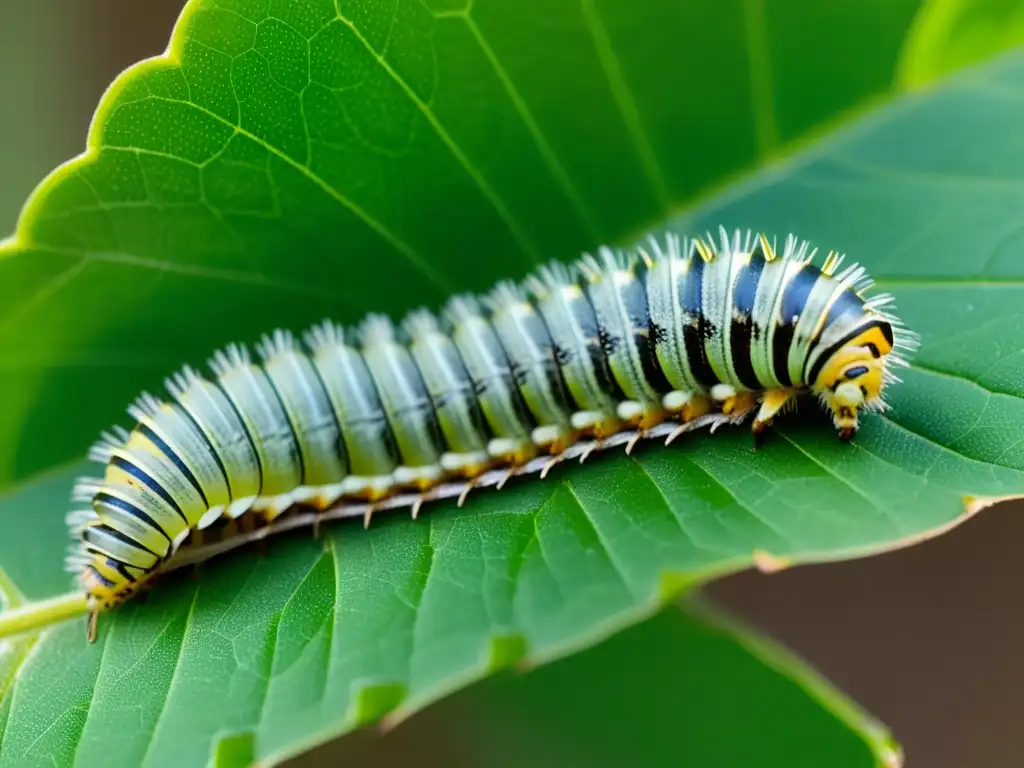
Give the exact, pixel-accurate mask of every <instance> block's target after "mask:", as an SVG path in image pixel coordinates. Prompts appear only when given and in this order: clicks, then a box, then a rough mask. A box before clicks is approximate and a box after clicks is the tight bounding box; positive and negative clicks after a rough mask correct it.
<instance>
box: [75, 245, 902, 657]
mask: <svg viewBox="0 0 1024 768" xmlns="http://www.w3.org/2000/svg"><path fill="white" fill-rule="evenodd" d="M776 246H777V244H776V242H775V241H772V242H771V243H769V241H768V238H767V237H766V236H765V235H763V234H758V235H754V234H753V233H752V232H750V231H746V232H742V231H740V230H736V231H734V232H732V233H729V232H727V231H726V230H725V229H724V228H720V229H719V238H718V242H717V243H716V242H715V240H714V239H713V238H712V236H711V235H710V234H706V235H705V236H703V237H696V238H685V239H684V238H681V237H680V236H679V235H676V234H668V235H666V236H665V237H664V238H663V239H662V240H660V241H659V239H657V238H655V237H649V238H648V239H647V241H646V242H645V243H644V244H643V245H641V246H635V247H632V248H629V249H613V248H610V247H601V248H600V249H598V250H597V254H596V255H589V254H588V255H584V256H583V257H582V258H581V259H579V260H577V261H576V262H575V263H574V264H571V265H567V264H564V263H559V262H553V263H550V264H548V265H546V266H544V267H542V268H540V269H539V270H537V271H536V272H535V273H533V274H531V275H530V276H529V277H527V278H526V279H525V280H524V281H523V282H522V283H518V284H517V283H514V282H511V281H502V282H500V283H498V284H497V285H496V286H495V287H494V288H493V290H491V291H490V292H489V293H487V294H485V295H483V296H470V295H458V296H455V297H453V298H451V299H450V300H449V301H448V303H447V305H446V306H445V307H444V308H443V310H442V311H441V312H440V313H438V314H433V313H431V312H429V311H428V310H426V309H422V308H421V309H417V310H414V311H412V312H410V313H409V314H408V315H407V316H406V317H405V318H404V319H403V320H402V321H401V322H400V323H399V324H398V325H395V324H393V323H392V321H391V320H389V319H388V318H387V317H386V316H384V315H381V314H370V315H368V316H367V317H366V318H365V319H364V320H363V321H362V322H361V323H360V324H358V325H357V326H356V327H354V328H343V327H342V326H340V325H338V324H336V323H333V322H331V321H324V322H323V323H321V324H320V325H317V326H315V327H313V328H312V329H310V330H308V331H306V332H305V334H304V335H303V336H302V338H301V341H300V340H298V339H296V338H295V337H294V336H293V335H292V334H291V333H289V332H286V331H282V330H278V331H275V332H273V333H272V334H270V335H267V336H264V337H263V338H262V340H261V341H260V342H259V344H258V345H256V352H257V353H258V355H259V358H260V361H259V362H255V361H254V359H253V357H252V356H251V354H250V352H249V350H248V349H247V348H245V347H243V346H240V345H232V346H230V347H228V348H227V349H224V350H221V351H218V352H216V354H214V356H213V358H212V360H211V361H210V369H211V373H212V376H210V377H204V376H203V375H201V374H200V373H198V372H197V371H196V370H194V369H193V368H191V367H188V366H186V367H184V368H183V369H182V370H181V371H180V372H178V373H176V374H174V375H173V376H171V377H170V378H169V379H168V380H167V381H166V388H167V391H168V394H169V396H170V397H169V399H166V400H161V399H159V398H157V397H154V396H153V395H151V394H148V393H143V394H142V395H141V396H139V398H138V399H137V400H136V401H135V402H134V404H132V405H131V407H130V408H129V409H128V413H129V415H130V416H131V418H132V419H133V420H134V422H135V426H134V427H133V428H132V429H131V430H130V431H129V430H126V429H123V428H120V427H115V428H113V429H112V430H110V431H107V432H104V433H103V435H102V437H101V439H100V440H99V442H97V443H96V444H95V445H94V446H93V447H92V448H91V450H90V451H89V457H90V458H91V459H92V460H94V461H96V462H98V463H100V464H101V465H103V467H104V473H103V476H102V477H98V478H97V477H87V478H81V479H79V480H78V482H77V483H76V485H75V487H74V490H73V492H72V498H73V501H74V503H75V504H79V505H83V506H82V507H81V508H77V509H75V510H74V511H72V512H70V513H69V514H68V516H67V522H68V526H69V529H70V532H71V536H72V539H73V543H72V546H71V549H70V554H69V556H68V558H67V561H66V566H67V569H68V570H69V571H71V572H72V573H73V574H75V581H76V585H77V586H76V588H79V589H84V591H85V594H86V605H87V610H88V614H89V615H88V621H87V636H88V639H89V641H90V642H91V641H93V640H94V639H95V635H96V623H97V617H98V615H99V614H100V613H102V612H104V611H107V610H111V609H113V608H115V607H117V606H118V605H120V604H121V603H123V602H124V601H126V600H128V599H129V598H131V597H132V596H133V595H134V594H136V593H137V592H138V591H140V590H141V589H142V588H143V587H145V586H147V585H148V584H149V582H150V581H151V580H152V579H153V578H154V577H155V576H156V575H157V574H158V573H162V572H165V571H168V570H172V569H173V568H176V567H180V566H181V565H182V564H183V563H186V562H190V561H191V560H192V559H195V558H196V555H195V552H196V551H197V548H199V549H200V550H202V551H203V552H204V555H205V554H207V553H208V552H209V551H213V552H214V553H216V551H220V550H223V549H227V548H231V547H233V546H234V543H235V542H236V541H238V540H240V539H241V540H247V539H246V535H247V534H250V535H249V538H250V539H251V538H255V537H256V536H255V535H253V532H256V533H257V534H258V533H259V532H260V531H263V532H266V531H268V530H270V529H272V528H273V527H274V526H277V527H281V526H282V525H283V526H284V527H293V525H297V524H300V523H305V522H308V521H309V520H312V521H313V524H314V526H315V525H317V524H318V522H319V521H321V520H324V519H333V518H335V517H343V516H354V515H362V516H363V518H364V525H366V526H368V525H369V523H370V519H371V516H372V515H373V513H374V512H375V511H378V510H381V509H388V508H394V507H398V506H408V507H411V514H412V517H414V518H415V517H416V515H417V513H418V512H419V510H420V506H421V505H422V504H423V503H424V502H425V501H430V500H433V499H437V498H448V497H454V496H457V497H458V503H459V505H460V506H461V505H462V504H463V502H464V501H465V500H466V496H467V494H468V493H469V492H470V491H471V490H472V489H474V488H482V487H486V486H497V487H498V488H500V487H502V485H504V483H505V482H506V481H507V480H508V479H509V478H510V477H512V476H514V475H520V474H528V473H533V472H537V473H539V474H540V476H541V477H542V478H543V477H544V476H546V475H547V473H548V471H549V470H550V469H551V468H552V467H553V466H554V465H555V464H557V463H558V462H560V461H565V460H567V459H570V458H577V457H578V458H579V459H580V460H581V461H582V460H585V459H586V458H587V456H589V455H590V453H591V452H592V451H594V450H597V449H603V448H608V447H610V446H613V445H623V444H624V445H625V448H626V451H627V452H629V451H631V450H632V448H633V446H634V445H635V444H636V442H637V441H638V440H640V439H644V438H653V437H665V438H666V443H671V442H672V441H673V440H674V439H676V438H677V437H678V436H679V435H680V434H682V433H684V432H686V431H688V430H691V429H696V428H699V427H703V426H711V428H712V430H714V429H715V428H716V427H718V426H719V425H721V424H722V423H739V422H740V421H742V420H743V419H744V418H746V417H747V416H749V415H750V414H754V419H753V427H752V429H753V433H754V435H755V447H756V444H757V442H758V436H759V435H761V434H762V433H763V431H764V430H765V428H766V427H768V426H769V425H770V424H771V423H772V422H773V419H775V417H776V416H777V415H778V414H780V413H781V412H782V411H783V410H785V409H786V408H787V407H789V406H791V405H793V404H794V401H795V398H796V397H797V396H798V395H800V394H803V393H810V394H812V395H815V396H817V398H818V399H819V400H820V402H821V404H822V406H823V407H824V409H825V410H826V412H828V413H829V414H831V417H832V422H833V425H834V427H835V429H836V432H837V435H838V437H839V439H841V440H849V439H850V438H852V437H853V435H854V434H855V432H856V431H857V428H858V413H859V412H860V411H862V410H883V409H884V408H885V407H886V405H885V401H884V400H883V396H882V394H883V389H884V388H885V387H886V386H888V385H889V384H891V383H893V382H898V381H899V379H898V378H897V377H896V375H895V373H894V372H893V368H894V367H896V366H899V365H906V364H907V355H908V354H909V353H911V352H912V351H913V350H914V349H915V348H916V347H917V345H918V337H917V335H916V334H915V333H913V332H912V331H909V330H907V329H906V328H905V327H904V325H903V324H902V323H901V322H900V321H899V319H898V318H897V317H896V316H895V315H894V314H893V313H892V310H893V309H894V306H893V297H892V296H891V295H889V294H878V295H872V296H868V294H867V292H868V290H869V288H870V287H871V286H872V285H873V282H872V281H871V279H870V278H869V277H868V275H867V273H866V271H865V269H864V268H863V267H861V266H858V265H857V264H851V265H848V266H846V267H845V268H841V266H842V262H843V256H841V255H839V254H838V253H836V252H834V251H831V252H829V254H828V256H827V257H826V258H825V259H824V263H823V264H821V266H816V265H815V264H814V259H815V256H816V253H817V250H816V249H810V245H809V243H808V242H807V241H801V240H798V239H797V238H796V237H795V236H794V235H789V236H787V238H786V240H785V242H784V244H783V247H782V249H781V252H778V251H777V250H776ZM279 518H281V519H280V520H279ZM300 518H301V520H300ZM289 520H292V521H293V522H292V523H289ZM275 521H277V522H275ZM218 542H219V543H218ZM211 547H212V550H211V549H210V548H211Z"/></svg>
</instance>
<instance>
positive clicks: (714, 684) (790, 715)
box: [338, 600, 902, 768]
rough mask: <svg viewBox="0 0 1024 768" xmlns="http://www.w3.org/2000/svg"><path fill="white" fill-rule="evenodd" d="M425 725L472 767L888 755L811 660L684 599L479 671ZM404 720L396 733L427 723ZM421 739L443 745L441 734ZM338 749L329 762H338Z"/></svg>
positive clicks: (881, 738) (886, 741) (810, 763)
mask: <svg viewBox="0 0 1024 768" xmlns="http://www.w3.org/2000/svg"><path fill="white" fill-rule="evenodd" d="M429 722H430V723H438V722H441V723H443V722H453V723H458V729H457V734H458V736H457V739H458V745H457V748H458V750H459V754H465V755H468V756H471V757H470V758H469V759H472V760H473V762H474V764H476V765H480V766H485V767H486V768H491V767H493V768H498V767H499V766H514V765H531V766H533V765H536V766H561V765H594V766H619V765H630V766H637V768H642V767H644V766H665V765H694V766H706V767H707V768H717V767H718V766H739V765H744V766H745V765H750V766H774V765H785V766H791V767H792V768H818V766H823V765H827V766H830V768H898V766H899V765H900V764H901V761H902V755H901V753H900V749H899V747H898V746H896V745H895V744H894V742H893V741H892V738H891V736H890V735H889V734H888V733H887V732H886V731H885V729H884V728H883V727H881V726H880V725H878V724H877V723H876V722H874V721H873V720H872V719H871V718H870V717H869V716H867V715H866V714H864V713H863V712H861V711H860V710H858V709H857V707H856V706H854V705H852V704H851V703H850V702H849V701H848V700H846V699H845V698H844V697H843V696H842V694H840V693H838V692H837V691H835V690H834V689H832V688H831V687H830V686H829V685H828V684H827V683H826V682H825V681H823V680H822V679H821V678H820V677H819V676H818V675H817V674H816V673H815V672H814V671H813V670H811V669H809V668H808V667H807V666H806V665H804V664H803V663H801V662H800V661H799V660H797V659H795V658H793V657H792V656H791V655H790V654H789V653H787V652H785V651H784V650H782V649H780V648H779V647H777V646H775V645H773V644H771V643H770V642H768V641H766V640H764V639H762V638H760V637H758V636H757V635H756V634H755V633H752V632H751V631H750V630H749V629H747V628H743V627H741V626H739V625H737V624H736V623H735V622H734V621H732V620H730V619H728V618H726V617H723V616H721V615H718V614H716V613H715V612H712V611H710V610H709V609H708V608H707V607H706V606H702V605H701V604H700V603H699V602H695V601H693V600H689V601H687V604H686V607H685V610H676V609H675V608H672V609H669V610H666V611H664V612H663V613H661V614H660V615H659V616H657V617H656V618H654V619H651V620H650V621H647V622H645V623H643V624H641V625H639V626H636V627H631V628H629V629H627V630H625V631H623V632H621V633H619V634H618V635H616V636H615V637H613V638H611V639H609V640H607V641H605V642H603V643H601V644H599V645H598V646H596V647H594V648H591V649H588V650H586V651H584V652H582V653H579V654H577V655H575V656H573V657H571V658H568V659H562V660H560V661H557V662H555V663H553V664H551V665H549V666H546V667H543V668H541V669H538V670H536V671H534V672H531V673H530V674H528V675H524V676H517V677H512V676H509V675H498V676H496V677H493V678H490V679H489V680H487V681H486V682H484V683H481V684H480V685H478V686H475V687H473V688H471V689H469V690H467V691H465V692H464V693H461V694H459V695H457V696H455V697H452V698H451V699H449V700H447V701H446V702H444V703H442V704H440V705H438V708H437V711H435V712H433V713H432V716H431V718H430V720H429ZM404 727H405V728H406V729H407V731H406V732H405V733H403V734H402V736H403V737H404V739H405V741H406V742H409V741H415V740H416V737H417V736H418V735H419V732H421V731H423V730H424V729H425V728H430V725H428V724H426V723H423V722H420V721H417V720H413V721H411V722H410V723H409V724H408V725H407V726H404ZM395 735H396V736H398V735H399V733H396V734H395ZM432 738H434V739H439V740H441V743H442V744H443V743H444V742H443V731H442V733H441V734H439V735H433V734H432ZM383 746H384V747H385V748H386V745H383ZM344 749H345V748H344V747H342V748H341V749H339V750H338V760H339V762H346V763H350V764H351V763H352V762H353V761H352V760H351V758H350V756H349V755H347V754H346V753H345V751H344ZM368 757H369V759H378V760H379V759H380V758H378V756H377V755H375V754H374V753H373V752H370V754H369V755H368Z"/></svg>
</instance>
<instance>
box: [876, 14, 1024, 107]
mask: <svg viewBox="0 0 1024 768" xmlns="http://www.w3.org/2000/svg"><path fill="white" fill-rule="evenodd" d="M1019 45H1024V6H1022V5H1021V4H1020V3H1019V2H1017V0H983V2H978V1H977V0H926V1H925V2H924V3H923V4H922V5H921V9H920V10H919V11H918V14H917V16H916V18H915V19H914V23H913V25H912V26H911V28H910V30H909V32H908V34H907V39H906V42H905V44H904V47H903V52H902V54H901V55H900V62H899V65H898V67H897V70H896V71H897V81H898V82H899V84H900V85H901V86H902V87H904V88H910V89H913V88H921V87H923V86H927V85H930V84H932V83H934V82H935V81H936V80H939V79H940V78H943V77H945V76H947V75H948V74H949V73H951V72H954V71H956V70H958V69H960V68H962V67H965V66H968V65H971V64H976V63H978V62H980V61H983V60H984V59H986V58H987V57H989V56H991V55H992V54H994V53H997V52H1001V51H1007V50H1010V49H1012V48H1015V47H1017V46H1019Z"/></svg>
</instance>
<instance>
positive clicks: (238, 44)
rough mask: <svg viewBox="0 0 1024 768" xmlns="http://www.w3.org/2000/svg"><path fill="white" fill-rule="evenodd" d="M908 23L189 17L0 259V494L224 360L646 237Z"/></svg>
mask: <svg viewBox="0 0 1024 768" xmlns="http://www.w3.org/2000/svg"><path fill="white" fill-rule="evenodd" d="M918 4H919V0H865V1H863V2H860V3H856V4H838V5H837V4H820V7H819V5H816V4H812V5H808V4H807V3H806V2H802V0H784V1H783V2H772V3H770V4H766V3H763V2H762V0H722V1H721V2H714V3H707V2H699V3H692V2H685V3H683V2H678V0H644V2H643V3H640V4H638V3H636V2H635V1H634V0H586V2H582V3H581V2H578V1H577V0H531V1H530V2H523V1H522V0H517V1H516V2H509V0H479V1H477V2H474V3H472V13H470V14H468V15H467V14H466V13H464V12H463V11H461V10H460V9H462V8H466V7H469V5H470V3H468V2H463V1H462V0H427V1H426V2H420V0H385V1H384V2H378V1H377V0H374V1H373V2H370V0H339V3H338V7H339V8H340V9H341V13H340V14H339V12H338V10H337V9H336V7H335V2H334V0H303V2H295V1H294V0H273V1H271V0H216V1H215V0H202V1H198V0H193V1H192V2H190V3H189V4H188V6H187V7H186V9H185V11H184V13H183V15H182V18H181V21H180V22H179V24H178V28H177V30H176V32H175V35H174V39H173V41H172V43H171V46H170V49H169V56H168V58H158V59H154V60H151V61H149V62H146V63H144V64H141V65H139V66H137V67H135V68H133V69H132V70H130V71H129V72H127V73H125V74H124V75H123V76H122V77H120V78H119V79H118V81H117V82H116V83H115V84H114V85H113V86H112V88H111V90H110V91H109V92H108V93H107V95H106V97H105V98H104V100H103V103H102V105H101V106H100V109H99V110H98V113H97V116H96V119H95V121H94V123H93V127H92V130H91V133H90V137H89V150H88V151H87V152H86V154H85V155H84V156H83V157H81V158H78V159H76V160H73V161H71V162H70V163H69V164H67V165H66V166H65V167H63V168H62V169H60V170H59V171H58V172H56V173H55V174H54V175H53V176H52V177H51V178H49V179H48V180H47V181H46V182H45V183H44V184H43V186H42V187H41V189H40V190H38V192H37V193H36V194H35V195H34V196H33V198H32V199H31V201H30V202H29V204H28V209H27V211H26V213H25V215H24V216H23V218H22V220H21V222H20V224H19V228H18V233H17V240H16V241H11V243H10V245H9V248H8V255H9V258H6V259H0V354H2V355H3V359H4V361H5V368H4V376H3V377H2V378H0V402H2V403H4V416H5V418H3V419H0V483H3V482H9V481H11V480H12V479H17V478H24V477H28V476H31V475H33V474H35V473H37V472H39V471H43V470H46V469H49V468H50V467H53V466H54V465H56V464H59V463H62V462H65V461H69V460H73V459H76V458H78V457H80V456H81V455H82V453H83V451H84V446H87V445H88V444H89V443H90V442H91V441H92V440H93V439H95V437H96V435H97V433H98V431H99V430H100V429H101V428H102V427H104V426H105V425H107V424H109V423H111V422H114V421H117V420H120V419H122V418H123V415H124V408H125V404H126V403H127V402H129V401H130V400H132V399H133V398H134V397H135V396H136V395H137V394H138V392H139V390H140V389H143V388H150V389H152V388H157V387H159V386H160V385H161V382H162V381H163V379H164V377H165V376H167V375H168V374H169V373H170V372H171V371H173V370H174V369H176V368H177V367H178V366H180V365H181V364H182V363H184V362H186V361H191V362H192V363H193V364H201V363H202V362H204V361H205V360H206V359H207V358H208V357H209V355H210V353H211V351H212V350H213V349H214V348H215V347H217V346H219V345H222V344H226V343H228V342H233V341H240V340H244V341H255V340H256V339H257V338H258V336H259V334H261V333H263V332H266V331H268V330H270V329H271V328H272V327H274V326H277V325H280V326H285V327H291V328H296V329H298V328H303V327H306V326H308V325H309V324H311V323H313V322H316V321H319V320H320V319H322V318H323V317H325V316H331V317H334V318H336V319H337V320H339V321H343V322H349V321H355V320H357V319H358V318H359V317H361V316H362V315H363V314H364V313H365V312H366V311H368V310H379V311H389V312H392V313H396V314H397V313H399V312H401V311H404V310H407V309H409V308H410V306H412V305H414V304H420V303H425V304H428V305H436V304H437V303H438V302H439V301H441V299H442V298H444V297H446V296H447V295H449V293H451V292H452V291H454V290H480V289H484V288H486V287H488V286H490V285H491V284H492V283H493V282H494V281H496V280H498V279H501V278H515V277H521V276H523V275H524V274H525V273H526V271H527V270H528V269H529V268H531V267H532V266H533V265H534V264H535V263H536V262H537V261H538V260H540V259H547V258H551V257H555V256H557V257H561V258H570V257H573V256H575V255H578V254H579V252H580V251H582V250H584V249H586V248H590V247H592V246H593V245H594V244H595V243H596V242H598V241H602V240H619V239H621V238H623V237H624V236H627V235H628V234H630V233H636V232H638V231H639V230H640V229H641V228H642V227H644V226H646V225H647V224H648V223H654V222H658V221H663V220H664V218H665V216H666V215H667V213H668V211H669V210H670V209H674V208H676V207H677V206H678V205H679V204H680V203H682V202H685V201H687V200H690V199H692V198H693V197H695V196H696V195H698V193H700V192H701V191H702V190H704V189H705V188H707V187H709V186H712V185H719V184H721V182H722V180H723V178H725V177H728V176H731V175H735V174H737V173H739V172H741V171H743V170H745V169H748V168H750V167H753V166H755V165H757V164H759V163H760V162H762V161H763V160H764V159H765V158H766V157H769V156H773V155H775V154H777V153H779V152H781V151H783V150H785V149H786V148H787V147H789V146H790V145H791V144H792V143H793V142H794V141H797V140H798V139H800V138H801V137H802V136H804V135H805V134H806V133H807V132H808V131H809V130H812V129H816V128H818V127H820V126H821V125H822V123H823V122H825V121H828V120H831V119H833V118H834V116H835V115H836V113H837V112H839V111H841V110H846V109H850V108H853V107H855V106H857V105H858V104H861V103H864V102H865V101H868V100H872V99H875V98H877V97H878V96H880V95H883V94H886V93H888V91H889V88H890V81H891V79H892V74H893V71H894V69H895V66H896V62H897V60H898V58H899V55H900V49H901V45H902V41H903V36H904V33H905V31H906V29H907V26H908V25H909V23H910V20H911V18H912V15H913V13H914V12H915V10H916V9H917V6H918ZM769 6H770V7H769ZM826 6H830V7H826ZM861 28H863V29H870V30H871V36H872V45H871V46H870V47H866V46H864V45H863V40H862V35H860V34H853V33H850V31H851V30H859V29H861ZM723 52H729V54H728V55H723ZM851 61H853V62H856V65H854V66H851ZM709 62H710V63H711V66H713V68H714V76H713V77H709V76H707V74H706V73H707V72H708V67H709ZM2 252H3V249H2V248H0V253H2ZM381 275H387V276H388V279H386V280H382V279H381ZM183 306H187V307H188V312H187V313H182V312H180V308H181V307H183Z"/></svg>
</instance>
